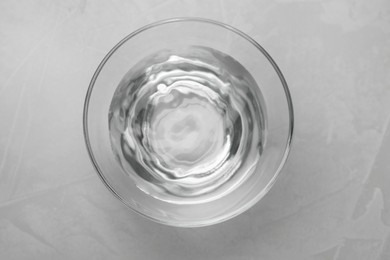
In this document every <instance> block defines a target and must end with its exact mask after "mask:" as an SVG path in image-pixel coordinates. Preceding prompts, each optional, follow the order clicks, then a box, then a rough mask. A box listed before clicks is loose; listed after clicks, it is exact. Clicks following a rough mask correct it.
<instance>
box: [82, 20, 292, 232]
mask: <svg viewBox="0 0 390 260" xmlns="http://www.w3.org/2000/svg"><path fill="white" fill-rule="evenodd" d="M191 46H192V47H191ZM194 46H197V47H194ZM183 48H184V49H185V50H186V51H187V54H188V55H189V56H191V55H193V53H191V52H197V51H198V50H199V48H201V49H202V50H215V51H216V52H215V53H220V54H221V55H222V56H223V55H224V54H226V55H227V56H229V57H230V58H229V59H228V60H227V63H228V64H227V65H226V66H227V67H228V68H233V69H234V68H236V67H237V68H238V67H239V68H242V70H241V71H245V73H248V74H249V75H250V80H249V81H251V80H252V81H251V82H252V83H253V84H252V85H253V86H255V88H256V89H255V90H254V91H255V92H256V91H257V92H258V93H260V94H259V96H261V98H260V99H259V100H257V101H259V102H260V103H261V104H260V106H261V114H262V115H261V116H259V117H257V116H256V115H255V116H254V119H253V118H252V119H250V120H249V121H251V122H249V123H248V124H249V125H253V124H257V123H256V120H257V119H258V118H261V119H262V120H263V122H262V123H261V125H260V127H261V133H258V132H253V131H250V130H249V131H247V132H245V131H243V133H242V135H243V137H242V138H244V137H248V136H251V138H255V139H256V140H258V139H259V136H257V135H260V134H261V138H260V139H261V140H262V142H261V145H258V146H257V147H256V146H255V148H253V149H252V150H251V153H255V154H256V158H257V159H256V161H255V162H256V163H253V164H252V165H250V166H248V167H247V168H246V169H247V172H246V173H247V174H244V175H243V177H242V178H240V180H239V181H237V182H236V183H235V184H234V185H232V186H229V188H226V189H224V192H220V193H218V194H217V193H216V194H217V195H215V194H214V195H215V196H208V197H207V196H203V197H202V196H200V197H199V199H195V200H191V199H188V198H186V197H184V196H183V199H180V197H179V198H177V199H176V200H169V199H162V197H159V196H157V195H156V194H157V193H156V194H153V192H150V191H147V190H145V188H143V187H144V186H142V185H144V184H142V185H140V183H141V182H142V183H145V178H144V180H141V182H139V175H141V174H140V173H139V172H138V171H141V170H139V168H137V167H135V168H131V167H130V168H129V167H128V168H126V167H124V166H123V164H121V163H120V158H118V154H116V153H115V152H114V150H115V149H114V147H113V145H114V143H113V142H114V141H113V136H112V133H110V129H111V128H110V120H109V111H110V108H111V107H110V106H112V102H113V101H112V99H113V97H114V94H115V93H117V91H118V90H117V88H118V86H119V85H120V84H122V83H123V82H124V80H125V79H126V78H129V77H131V76H132V73H133V74H134V73H135V71H136V69H132V68H135V67H137V66H139V64H140V63H141V64H142V61H144V60H145V57H151V56H153V55H154V56H156V55H157V56H158V57H160V56H161V55H160V53H166V52H167V50H168V53H169V55H171V56H170V57H172V55H175V50H180V51H178V53H179V54H178V55H179V56H180V53H181V54H182V53H183V51H182V50H183ZM194 48H195V49H194ZM196 48H198V49H196ZM200 52H202V51H200ZM159 55H160V56H159ZM218 55H219V54H215V55H213V54H211V56H212V59H211V62H213V59H215V57H217V56H218ZM154 56H153V57H154ZM157 56H156V57H157ZM161 57H166V55H165V56H164V55H162V56H161ZM175 57H176V56H175ZM191 57H195V56H191ZM214 65H215V64H214ZM160 67H161V66H160ZM244 68H245V69H244ZM131 69H132V70H131ZM216 69H217V70H218V68H216ZM129 70H130V71H129ZM228 70H229V69H228ZM183 71H184V70H183ZM236 78H237V79H241V78H242V77H241V76H240V75H239V73H238V74H237V75H236ZM233 85H234V84H233ZM253 86H252V87H253ZM233 88H236V90H237V89H239V88H240V87H239V86H233ZM237 91H239V90H237ZM230 98H234V96H230ZM257 101H253V102H254V103H256V102H257ZM195 105H196V104H195ZM249 105H251V104H249ZM193 111H195V109H193V110H191V111H190V112H191V113H192V112H193ZM130 119H131V118H130ZM130 119H129V120H130ZM252 121H255V122H252ZM293 122H294V120H293V107H292V101H291V97H290V93H289V90H288V87H287V83H286V81H285V79H284V77H283V75H282V73H281V71H280V70H279V68H278V66H277V65H276V63H275V62H274V61H273V59H272V58H271V56H270V55H269V54H268V53H267V52H266V51H265V50H264V48H263V47H261V46H260V45H259V44H258V43H257V42H256V41H254V40H253V39H252V38H250V37H249V36H247V35H246V34H244V33H243V32H241V31H239V30H237V29H235V28H233V27H231V26H229V25H226V24H222V23H220V22H216V21H212V20H206V19H199V18H176V19H170V20H164V21H159V22H156V23H153V24H150V25H147V26H145V27H143V28H141V29H139V30H137V31H135V32H133V33H131V34H130V35H128V36H127V37H125V38H124V39H123V40H121V41H120V42H119V43H118V44H117V45H116V46H115V47H114V48H113V49H112V50H111V51H110V52H109V53H108V54H107V55H106V56H105V58H104V59H103V61H102V62H101V63H100V65H99V67H98V68H97V70H96V72H95V74H94V75H93V78H92V80H91V83H90V85H89V88H88V91H87V96H86V99H85V106H84V118H83V126H84V136H85V142H86V146H87V150H88V153H89V156H90V158H91V160H92V163H93V165H94V167H95V168H96V171H97V173H98V175H99V176H100V178H101V179H102V181H103V183H104V184H105V185H106V186H107V188H108V189H109V190H110V191H111V192H112V193H113V194H114V195H115V196H116V197H117V198H118V199H119V200H121V201H122V202H123V203H124V204H125V205H126V206H128V207H129V208H130V209H132V210H134V211H135V212H137V213H139V214H141V215H143V216H145V217H147V218H149V219H151V220H154V221H156V222H159V223H163V224H167V225H172V226H180V227H199V226H206V225H211V224H216V223H220V222H222V221H225V220H228V219H230V218H232V217H234V216H236V215H238V214H240V213H242V212H244V211H245V210H247V209H249V208H250V207H251V206H253V205H254V204H255V203H256V202H257V201H259V200H260V199H261V198H262V197H263V196H264V195H265V194H266V193H267V192H268V191H269V190H270V188H271V187H272V185H273V184H274V182H275V180H276V178H277V176H278V174H279V172H280V171H281V169H282V167H283V165H284V163H285V161H286V159H287V156H288V153H289V150H290V145H291V140H292V133H293ZM218 138H220V136H219V137H218ZM242 140H244V139H242ZM238 145H241V144H240V143H239V142H238ZM179 148H180V147H179ZM242 156H243V157H248V156H249V157H250V154H243V155H242ZM133 159H135V158H129V160H133ZM244 159H245V158H244ZM244 159H243V160H244ZM220 174H221V175H220V176H222V177H221V178H224V177H223V176H224V175H223V174H224V172H222V173H220ZM137 176H138V177H137ZM151 176H154V173H153V172H152V173H151ZM225 177H226V176H225ZM137 178H138V179H137ZM229 178H231V179H234V178H235V177H234V173H233V174H231V176H230V177H229ZM146 179H147V178H146ZM229 180H230V179H229ZM145 185H146V186H145V187H147V185H148V184H145ZM182 190H183V191H184V190H185V189H182ZM205 198H207V199H205Z"/></svg>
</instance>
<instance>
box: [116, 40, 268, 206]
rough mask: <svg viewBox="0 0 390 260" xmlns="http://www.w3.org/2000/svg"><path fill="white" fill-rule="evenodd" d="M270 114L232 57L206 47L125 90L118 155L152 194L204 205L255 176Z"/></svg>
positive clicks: (135, 77) (144, 71)
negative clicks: (266, 120)
mask: <svg viewBox="0 0 390 260" xmlns="http://www.w3.org/2000/svg"><path fill="white" fill-rule="evenodd" d="M264 115H265V111H264V101H263V98H262V95H261V92H260V89H259V87H258V85H257V84H256V82H255V80H254V79H253V77H252V76H251V75H250V73H249V72H248V71H247V70H246V69H245V68H244V67H243V66H242V65H241V64H240V63H239V62H237V61H236V60H235V59H233V58H232V57H230V56H228V55H226V54H224V53H221V52H220V51H217V50H214V49H211V48H206V47H201V46H191V47H186V48H180V49H175V50H162V51H159V52H158V53H155V54H152V55H150V56H148V57H146V58H144V59H143V60H141V61H140V62H138V63H137V64H136V65H135V66H134V67H132V68H131V69H130V71H129V72H128V73H127V74H126V75H125V76H124V78H123V79H122V81H121V82H120V83H119V85H118V87H117V89H116V91H115V94H114V96H113V99H112V102H111V105H110V111H109V127H110V138H111V145H112V150H113V153H114V154H115V156H116V158H117V160H118V162H119V163H120V165H121V167H122V169H123V172H124V173H125V174H127V175H128V176H129V178H132V180H133V181H134V182H135V184H136V186H137V187H138V188H139V189H140V190H142V191H143V192H145V193H146V194H148V195H150V196H153V197H154V198H156V199H159V200H163V201H166V202H169V203H176V204H191V203H203V202H207V201H211V200H214V199H217V198H220V197H221V196H224V195H226V194H227V193H229V192H231V191H233V190H234V189H235V188H237V187H238V186H239V185H240V184H241V183H242V182H243V181H244V180H245V179H246V178H247V177H249V176H250V175H251V174H253V173H254V171H255V168H256V165H257V163H258V162H259V158H260V156H261V154H262V151H263V147H264V143H265V137H266V133H265V123H266V122H265V118H264Z"/></svg>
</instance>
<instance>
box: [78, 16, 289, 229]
mask: <svg viewBox="0 0 390 260" xmlns="http://www.w3.org/2000/svg"><path fill="white" fill-rule="evenodd" d="M183 22H199V23H206V24H210V25H214V26H218V27H221V28H223V29H227V30H229V31H231V32H233V33H235V34H237V35H238V36H241V37H243V38H244V39H245V40H247V41H248V42H250V43H251V44H253V45H254V47H256V48H257V49H258V50H259V51H260V52H261V53H262V54H263V55H264V56H265V57H266V58H267V60H268V61H269V62H270V63H271V65H272V67H273V69H274V70H275V72H276V73H277V75H278V77H279V79H280V81H281V83H282V86H283V89H284V93H285V96H286V101H287V106H288V112H289V127H288V130H289V131H288V136H287V142H286V147H285V150H284V154H283V156H282V158H281V161H280V164H279V166H278V168H277V170H276V171H275V173H274V175H273V177H272V178H271V180H270V181H269V182H268V183H267V184H266V186H265V188H264V189H262V190H261V191H260V192H259V193H258V194H257V195H256V196H254V197H253V198H251V199H250V200H249V201H247V202H246V203H245V204H243V205H242V206H241V207H239V208H238V209H237V210H235V211H233V212H232V213H231V214H225V215H223V216H221V217H219V218H213V219H211V221H206V222H205V221H198V222H194V223H188V222H186V223H180V222H177V221H176V222H175V221H166V220H162V219H159V218H154V217H151V216H149V215H147V214H145V213H143V212H141V211H138V210H137V209H135V208H133V207H132V206H131V205H130V204H128V203H127V201H126V200H125V199H124V198H122V197H121V195H120V194H118V193H117V192H116V191H115V189H114V188H113V187H112V186H111V185H110V183H109V182H108V181H107V180H106V178H105V177H104V173H103V172H102V170H101V169H100V168H99V165H98V162H97V160H96V158H95V156H94V153H93V151H92V147H91V142H90V139H89V130H88V111H89V101H90V98H91V94H92V92H93V89H94V85H95V82H96V80H97V78H98V76H99V74H100V72H101V71H102V69H103V67H104V65H105V64H106V62H107V61H108V60H109V59H110V57H111V56H112V55H113V54H114V53H115V52H116V50H117V49H119V48H120V47H121V46H122V45H123V44H125V43H126V42H127V41H128V40H130V39H131V38H133V37H134V36H136V35H138V34H140V33H142V32H143V31H146V30H148V29H151V28H154V27H158V26H161V25H165V24H169V23H183ZM293 132H294V109H293V104H292V99H291V94H290V90H289V88H288V85H287V82H286V80H285V78H284V76H283V74H282V72H281V70H280V69H279V67H278V65H277V64H276V62H275V61H274V60H273V58H272V57H271V55H270V54H269V53H268V52H267V51H266V50H265V49H264V48H263V47H262V46H261V45H260V44H259V43H257V42H256V41H255V40H254V39H253V38H251V37H250V36H249V35H247V34H246V33H244V32H242V31H241V30H239V29H237V28H235V27H233V26H230V25H228V24H225V23H222V22H219V21H215V20H211V19H206V18H199V17H176V18H169V19H164V20H159V21H156V22H153V23H150V24H147V25H145V26H143V27H141V28H139V29H137V30H135V31H133V32H132V33H130V34H128V35H127V36H125V37H124V38H123V39H122V40H120V41H119V42H118V43H117V44H116V45H115V46H114V47H113V48H112V49H111V50H110V51H109V52H108V53H107V54H106V55H105V57H104V58H103V60H102V61H101V62H100V64H99V66H98V67H97V69H96V70H95V72H94V74H93V76H92V78H91V81H90V83H89V86H88V90H87V93H86V97H85V100H84V110H83V133H84V141H85V145H86V148H87V151H88V155H89V158H90V160H91V162H92V164H93V166H94V168H95V170H96V172H97V174H98V176H99V177H100V179H101V181H102V182H103V183H104V185H105V186H106V187H107V188H108V190H110V191H111V193H112V194H113V195H114V196H115V197H117V198H118V199H119V200H120V201H121V202H122V203H123V204H125V205H126V207H127V208H129V209H131V210H132V211H133V212H135V213H137V214H139V215H141V216H143V217H145V218H147V219H150V220H152V221H154V222H157V223H160V224H165V225H169V226H175V227H202V226H209V225H214V224H218V223H222V222H224V221H227V220H229V219H232V218H234V217H235V216H237V215H239V214H241V213H243V212H245V211H246V210H248V209H249V208H251V207H252V206H253V205H254V204H256V203H257V202H258V201H260V199H261V198H262V197H264V195H265V194H267V193H268V191H269V190H270V189H271V188H272V186H273V185H274V183H275V182H276V180H277V178H278V176H279V175H280V172H281V170H282V168H283V166H284V165H285V163H286V161H287V158H288V156H289V153H290V150H291V145H292V138H293Z"/></svg>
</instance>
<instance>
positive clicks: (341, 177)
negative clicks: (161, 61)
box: [0, 0, 390, 260]
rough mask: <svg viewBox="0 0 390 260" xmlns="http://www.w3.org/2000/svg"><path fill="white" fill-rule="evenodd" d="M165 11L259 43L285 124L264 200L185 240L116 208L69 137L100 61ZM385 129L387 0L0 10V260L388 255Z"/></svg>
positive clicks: (46, 3)
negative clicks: (275, 174)
mask: <svg viewBox="0 0 390 260" xmlns="http://www.w3.org/2000/svg"><path fill="white" fill-rule="evenodd" d="M177 16H197V17H204V18H211V19H214V20H218V21H222V22H225V23H228V24H230V25H232V26H235V27H237V28H239V29H241V30H242V31H244V32H246V33H247V34H249V35H250V36H252V37H253V38H254V39H255V40H257V41H258V42H259V43H260V44H261V45H263V47H265V49H266V50H267V51H268V52H269V53H270V54H271V55H272V56H273V57H274V59H275V60H276V62H277V63H278V65H279V66H280V68H281V70H282V71H283V73H284V75H285V77H286V80H287V82H288V84H289V86H290V90H291V94H292V98H293V102H294V106H295V116H296V128H295V136H294V145H293V149H292V151H291V154H290V157H289V159H288V162H287V164H286V166H285V168H284V170H283V172H282V176H281V178H280V179H279V180H278V182H277V183H276V185H275V186H274V187H273V189H272V190H271V192H270V193H269V194H267V196H266V197H265V198H264V199H263V200H262V201H260V202H259V203H258V204H257V205H256V206H255V207H253V208H252V209H250V210H249V211H247V212H245V213H244V214H242V215H240V216H238V217H236V218H234V219H232V220H230V221H227V222H225V223H222V224H218V225H215V226H210V227H205V228H198V229H182V228H173V227H168V226H162V225H159V224H155V223H152V222H150V221H148V220H145V219H143V218H142V217H140V216H138V215H136V214H135V213H133V212H131V211H129V210H128V209H126V208H125V206H123V205H122V204H121V203H120V202H119V201H117V200H116V199H115V198H114V197H113V196H112V195H111V194H110V193H109V192H108V191H107V189H106V188H105V187H104V185H103V184H102V183H101V182H100V180H99V178H98V177H97V175H96V174H95V172H94V170H93V168H92V165H91V163H90V161H89V158H88V155H87V153H86V149H85V147H84V140H83V134H82V108H83V102H84V96H85V93H86V90H87V87H88V84H89V81H90V78H91V77H92V74H93V72H94V71H95V69H96V67H97V66H98V64H99V62H100V61H101V60H102V58H103V57H104V55H105V54H106V53H107V52H108V51H109V50H110V48H111V47H112V46H113V45H114V44H115V43H117V42H118V41H119V40H120V39H122V38H123V37H124V36H125V35H127V34H129V33H130V32H132V31H133V30H135V29H137V28H139V27H140V26H143V25H145V24H148V23H150V22H154V21H157V20H160V19H164V18H170V17H177ZM156 40H158V39H156ZM389 122H390V2H389V1H388V0H373V1H366V0H311V1H310V0H307V1H304V0H278V1H223V0H220V1H180V0H167V1H160V0H153V1H141V0H137V1H122V0H110V1H103V0H96V1H92V0H74V1H50V0H37V1H28V0H22V1H11V0H2V1H1V2H0V259H141V260H144V259H146V260H149V259H150V260H153V259H172V260H174V259H211V260H217V259H224V260H228V259H245V260H246V259H248V260H249V259H261V260H273V259H275V260H284V259H286V260H309V259H313V260H358V259H362V260H370V259H372V260H388V259H390V163H389V161H390V126H389Z"/></svg>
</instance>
